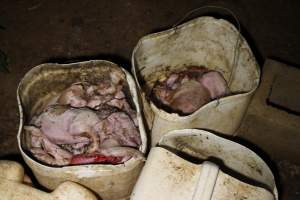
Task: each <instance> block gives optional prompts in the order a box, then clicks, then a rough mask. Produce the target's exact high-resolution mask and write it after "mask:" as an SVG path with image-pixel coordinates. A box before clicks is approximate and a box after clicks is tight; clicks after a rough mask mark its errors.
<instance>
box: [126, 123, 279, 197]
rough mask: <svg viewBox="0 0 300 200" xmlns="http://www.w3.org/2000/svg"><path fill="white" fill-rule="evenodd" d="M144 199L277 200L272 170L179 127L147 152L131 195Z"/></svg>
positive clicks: (238, 148) (244, 152) (218, 140)
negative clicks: (147, 154)
mask: <svg viewBox="0 0 300 200" xmlns="http://www.w3.org/2000/svg"><path fill="white" fill-rule="evenodd" d="M158 171H159V173H157V172H158ZM144 199H147V200H165V199H172V200H197V199H201V200H228V199H235V200H240V199H248V200H257V199H261V200H275V199H276V200H277V199H278V194H277V188H276V185H275V180H274V176H273V174H272V172H271V170H270V169H269V167H268V166H267V164H266V163H265V162H264V161H263V160H262V159H261V158H260V157H259V156H258V155H256V154H255V153H254V152H253V151H251V150H249V149H248V148H246V147H244V146H242V145H240V144H238V143H235V142H232V141H230V140H227V139H224V138H222V137H219V136H216V135H214V134H212V133H210V132H207V131H203V130H197V129H184V130H175V131H171V132H169V133H167V134H166V135H165V136H163V137H162V139H161V140H160V142H159V146H158V147H154V148H152V149H151V151H150V153H149V156H148V159H147V162H146V164H145V166H144V168H143V170H142V173H141V175H140V177H139V179H138V181H137V183H136V185H135V188H134V190H133V193H132V196H131V200H144Z"/></svg>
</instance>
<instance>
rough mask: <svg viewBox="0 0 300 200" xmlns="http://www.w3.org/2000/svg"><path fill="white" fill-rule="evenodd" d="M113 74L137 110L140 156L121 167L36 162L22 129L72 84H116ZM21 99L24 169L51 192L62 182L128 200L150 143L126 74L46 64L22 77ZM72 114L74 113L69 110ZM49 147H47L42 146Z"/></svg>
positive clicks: (98, 64) (103, 65)
mask: <svg viewBox="0 0 300 200" xmlns="http://www.w3.org/2000/svg"><path fill="white" fill-rule="evenodd" d="M112 72H116V73H118V74H121V76H120V77H122V78H121V79H119V80H121V81H122V83H123V84H122V92H123V93H124V94H125V97H126V98H127V99H129V100H128V102H130V104H131V107H132V109H134V110H135V114H136V120H135V122H134V123H135V124H136V125H135V126H136V127H137V128H136V129H137V130H138V132H139V136H140V142H139V145H138V146H137V149H136V150H134V151H135V152H137V154H138V155H139V156H132V157H130V159H128V160H127V161H124V162H122V163H118V164H99V163H98V164H82V165H71V166H70V165H64V166H53V165H51V164H49V163H45V162H43V161H41V160H39V159H37V157H35V156H33V155H35V154H34V153H33V151H32V148H30V142H28V141H29V140H30V139H28V138H29V137H28V131H25V130H24V125H28V124H29V123H30V120H32V118H33V116H36V114H38V113H41V112H42V110H43V109H44V108H45V106H47V105H48V104H49V101H50V99H52V100H53V97H56V96H57V95H58V94H60V93H61V92H62V91H65V90H66V89H67V88H69V87H70V85H72V84H73V83H78V82H81V83H83V82H84V83H87V82H89V83H95V84H96V83H98V81H102V80H106V79H112V76H110V75H111V73H112ZM17 97H18V105H19V111H20V126H19V132H18V137H17V139H18V146H19V149H20V152H21V154H22V156H23V158H24V160H25V162H26V164H27V165H28V166H29V167H30V168H31V170H32V171H33V173H34V175H35V177H36V178H37V180H38V182H39V183H40V184H41V185H42V186H44V187H46V188H48V189H50V190H53V189H55V188H56V187H57V186H58V185H59V184H61V183H62V182H65V181H73V182H77V183H79V184H81V185H83V186H86V187H87V188H89V189H91V190H92V191H94V192H95V193H97V194H98V195H99V196H100V197H101V199H103V200H108V199H109V200H114V199H123V198H128V196H129V195H130V193H131V190H132V188H133V186H134V184H135V182H136V179H137V178H138V175H139V173H140V170H141V168H142V167H143V165H144V156H143V154H144V153H145V151H146V142H147V141H146V140H147V139H146V134H145V130H144V125H143V122H142V118H141V113H140V108H139V104H138V99H137V91H136V86H135V82H134V79H133V78H132V77H131V75H130V74H129V73H128V72H127V71H126V70H124V69H122V68H121V67H119V66H117V65H116V64H114V63H111V62H108V61H101V60H96V61H87V62H79V63H72V64H42V65H39V66H37V67H34V68H33V69H31V70H30V71H29V72H28V73H27V74H26V75H25V76H24V78H23V79H22V80H21V82H20V84H19V87H18V91H17ZM70 109H73V108H71V107H70ZM43 112H44V111H43ZM65 112H66V111H65ZM65 112H63V113H65ZM120 112H121V111H120ZM97 116H98V115H97ZM99 116H100V115H99ZM109 116H110V115H109ZM128 116H129V115H128ZM99 118H100V117H99ZM87 121H88V120H87ZM41 129H42V127H41ZM45 141H46V140H45ZM45 141H43V142H44V145H45ZM31 145H32V138H31ZM37 155H38V154H37ZM134 155H136V154H134ZM42 158H43V157H42Z"/></svg>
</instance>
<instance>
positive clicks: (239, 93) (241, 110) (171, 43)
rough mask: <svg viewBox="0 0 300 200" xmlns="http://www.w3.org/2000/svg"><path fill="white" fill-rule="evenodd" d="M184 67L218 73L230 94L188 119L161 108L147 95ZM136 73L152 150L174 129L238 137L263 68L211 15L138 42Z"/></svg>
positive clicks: (234, 34)
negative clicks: (226, 83)
mask: <svg viewBox="0 0 300 200" xmlns="http://www.w3.org/2000/svg"><path fill="white" fill-rule="evenodd" d="M239 37H240V38H239ZM238 38H239V40H238ZM237 41H239V42H238V43H237ZM236 44H239V45H236ZM234 58H235V59H236V62H234ZM233 63H236V65H234V64H233ZM185 66H206V67H207V68H209V69H212V70H217V71H219V72H220V73H222V75H223V76H224V78H225V79H226V81H227V82H228V83H229V88H230V91H231V92H232V95H230V96H227V97H224V98H221V99H219V100H214V101H211V102H209V103H208V104H206V105H204V106H203V107H201V108H200V109H198V110H197V111H195V112H194V113H192V114H190V115H188V116H179V115H178V114H177V113H168V112H166V111H164V110H162V109H159V108H158V107H157V106H156V105H155V104H154V103H153V102H152V101H151V99H149V98H148V95H147V94H146V93H147V92H149V90H151V88H153V85H154V84H155V82H156V81H157V80H159V79H160V78H161V77H164V76H166V75H168V74H170V73H171V72H172V71H175V70H180V69H181V68H182V67H185ZM132 72H133V74H134V76H135V78H136V81H137V83H138V87H139V88H140V91H141V96H142V100H143V112H144V115H145V117H146V121H147V124H148V126H149V129H150V130H151V136H152V138H151V139H152V141H151V143H152V146H154V145H155V144H156V143H157V142H158V141H159V139H160V138H161V137H162V136H163V135H164V134H165V133H167V132H168V131H171V130H176V129H184V128H202V129H208V130H214V131H217V132H220V133H223V134H227V135H234V134H235V131H236V130H237V128H238V127H239V125H240V123H241V120H242V118H243V116H244V114H245V112H246V109H247V107H248V104H249V102H250V100H251V97H252V96H253V93H254V91H255V90H256V88H257V86H258V84H259V77H260V70H259V66H258V64H257V62H256V60H255V57H254V56H253V54H252V52H251V49H250V48H249V46H248V44H247V42H246V41H245V39H244V38H243V37H242V36H241V35H240V34H239V32H238V31H237V30H236V29H235V27H234V26H233V25H232V24H230V23H229V22H227V21H225V20H223V19H215V18H213V17H199V18H196V19H194V20H191V21H189V22H187V23H184V24H182V25H180V26H178V27H176V28H172V29H169V30H166V31H162V32H159V33H154V34H150V35H148V36H145V37H143V38H142V39H140V41H139V42H138V44H137V45H136V47H135V49H134V51H133V54H132ZM229 79H230V80H229Z"/></svg>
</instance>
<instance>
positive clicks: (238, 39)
mask: <svg viewBox="0 0 300 200" xmlns="http://www.w3.org/2000/svg"><path fill="white" fill-rule="evenodd" d="M209 8H215V9H220V10H224V11H226V12H227V13H229V14H230V15H231V16H232V17H233V18H234V20H235V22H236V24H237V29H238V36H237V40H236V43H235V45H234V54H233V61H232V68H231V73H230V76H229V80H228V85H229V86H230V85H231V82H232V78H233V75H234V73H235V71H236V67H237V61H238V60H237V59H238V53H239V52H238V50H239V48H238V46H239V45H240V40H241V24H240V22H239V20H238V18H237V16H236V14H235V13H234V12H233V11H232V10H230V9H229V8H225V7H221V6H214V5H207V6H202V7H199V8H195V9H193V10H191V11H189V12H187V13H186V14H185V15H184V16H183V17H182V18H180V19H179V20H178V21H177V22H176V23H175V24H174V25H173V26H172V28H173V29H174V31H175V33H176V30H177V28H178V26H179V25H180V24H181V23H182V22H183V21H184V20H185V19H186V18H187V17H189V16H190V15H192V14H194V13H196V12H198V11H202V10H205V9H209Z"/></svg>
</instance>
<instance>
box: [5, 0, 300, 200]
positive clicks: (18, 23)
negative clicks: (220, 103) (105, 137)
mask: <svg viewBox="0 0 300 200" xmlns="http://www.w3.org/2000/svg"><path fill="white" fill-rule="evenodd" d="M204 5H218V6H224V7H227V8H229V9H231V10H232V11H233V12H234V13H235V14H236V16H237V17H238V19H239V20H240V23H241V25H242V34H243V35H244V36H245V37H246V39H247V40H248V42H249V43H250V46H251V48H252V49H253V51H254V53H255V56H256V57H257V60H258V61H259V63H260V65H261V66H262V64H263V62H264V60H265V59H266V58H267V57H271V58H276V59H277V60H281V61H284V62H286V63H290V64H292V65H293V66H296V67H299V66H300V57H299V55H300V37H299V35H300V28H299V19H300V12H299V8H300V1H296V0H294V1H284V0H276V1H267V0H256V1H254V0H253V1H247V0H240V1H235V0H228V1H225V0H205V1H204V0H197V1H196V0H193V1H178V2H176V1H173V0H161V1H156V0H155V1H154V0H153V1H145V0H144V1H141V0H140V1H137V0H136V1H134V0H127V1H114V0H113V1H103V0H102V1H100V0H99V1H88V0H86V1H71V0H70V1H66V0H59V1H56V0H53V1H44V0H27V1H9V0H0V27H3V28H1V29H0V49H1V50H2V51H3V52H4V53H5V54H6V55H7V56H8V59H9V65H8V68H9V70H10V73H0V81H1V82H0V83H1V84H0V94H1V98H0V105H2V109H1V110H0V156H1V157H3V158H7V157H9V158H13V157H11V156H12V155H17V154H18V149H17V143H16V134H17V130H18V123H19V116H18V108H17V101H16V89H17V85H18V82H19V81H20V79H21V78H22V77H23V76H24V74H25V73H26V72H27V71H28V70H30V69H31V68H32V67H34V66H36V65H38V64H41V63H45V62H60V63H62V62H72V61H79V60H90V59H106V60H111V61H113V62H116V63H118V64H120V65H121V66H123V67H125V68H127V69H130V57H131V53H132V50H133V48H134V46H135V45H136V44H137V42H138V40H139V39H140V38H141V37H142V36H144V35H146V34H149V33H152V32H156V31H159V30H164V29H165V28H169V27H172V25H173V24H175V23H176V22H177V21H178V20H179V19H180V18H181V17H182V16H184V14H186V13H187V12H188V11H190V10H192V9H195V8H197V7H200V6H204ZM203 14H214V15H215V16H222V17H225V18H226V19H232V17H231V18H230V17H229V16H228V14H225V13H224V11H218V10H206V12H204V11H202V12H199V13H197V14H196V15H194V16H200V15H203ZM299 134H300V133H299ZM255 138H256V137H253V138H249V137H248V138H247V137H246V140H249V141H251V142H250V143H251V144H254V146H259V144H261V143H259V142H256V139H255ZM265 140H266V141H268V138H265ZM273 140H274V138H273ZM298 145H299V146H298V149H299V151H300V144H299V143H298ZM261 149H263V148H261ZM282 151H284V149H282ZM266 154H267V155H266V156H267V158H270V160H269V164H270V165H271V166H273V171H274V172H275V174H276V176H277V181H278V185H279V191H280V194H281V195H280V196H281V199H284V200H287V199H289V200H293V199H295V200H296V199H300V181H299V180H300V165H299V164H298V165H297V164H295V163H294V159H293V157H295V156H298V155H297V154H294V155H290V156H287V157H286V158H283V159H273V158H274V156H273V155H272V152H268V153H266ZM274 154H276V151H274Z"/></svg>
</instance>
